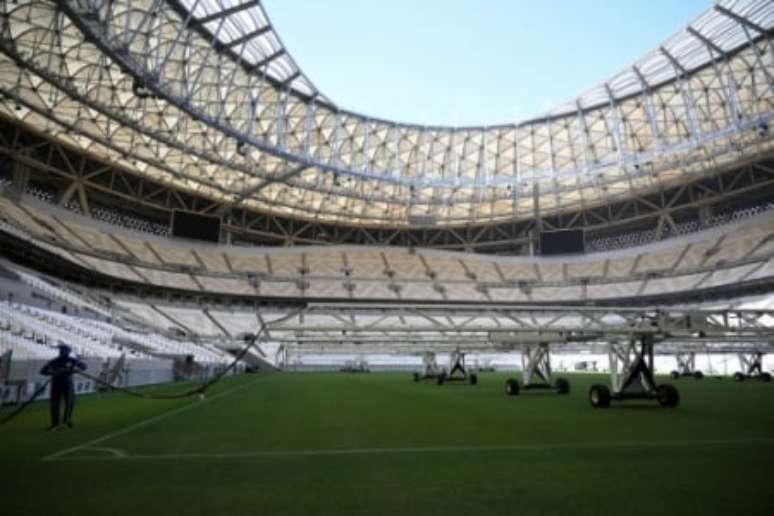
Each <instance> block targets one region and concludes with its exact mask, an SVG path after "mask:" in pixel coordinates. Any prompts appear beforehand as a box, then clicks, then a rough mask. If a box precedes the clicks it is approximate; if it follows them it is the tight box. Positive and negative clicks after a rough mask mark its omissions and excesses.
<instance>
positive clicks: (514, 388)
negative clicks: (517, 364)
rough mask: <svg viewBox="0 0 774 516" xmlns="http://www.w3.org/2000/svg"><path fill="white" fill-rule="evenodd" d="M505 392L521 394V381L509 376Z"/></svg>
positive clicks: (513, 394) (512, 394) (509, 394)
mask: <svg viewBox="0 0 774 516" xmlns="http://www.w3.org/2000/svg"><path fill="white" fill-rule="evenodd" d="M505 394H507V395H508V396H516V395H518V394H519V382H518V381H516V380H514V379H513V378H509V379H508V380H506V382H505Z"/></svg>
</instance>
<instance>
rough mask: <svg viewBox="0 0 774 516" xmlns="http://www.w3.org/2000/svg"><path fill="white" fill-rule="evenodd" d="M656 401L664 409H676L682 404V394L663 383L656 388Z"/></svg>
mask: <svg viewBox="0 0 774 516" xmlns="http://www.w3.org/2000/svg"><path fill="white" fill-rule="evenodd" d="M656 400H657V401H658V404H659V405H661V406H662V407H676V406H677V405H678V403H680V394H678V392H677V389H675V388H674V386H672V385H670V384H668V383H662V384H661V385H659V386H658V387H656Z"/></svg>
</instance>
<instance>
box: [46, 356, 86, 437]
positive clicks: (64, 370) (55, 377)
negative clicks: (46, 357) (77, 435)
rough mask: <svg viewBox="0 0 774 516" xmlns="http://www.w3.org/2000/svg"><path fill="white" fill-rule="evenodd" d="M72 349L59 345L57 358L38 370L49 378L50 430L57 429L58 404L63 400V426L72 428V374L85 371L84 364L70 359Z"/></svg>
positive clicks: (73, 394) (72, 358)
mask: <svg viewBox="0 0 774 516" xmlns="http://www.w3.org/2000/svg"><path fill="white" fill-rule="evenodd" d="M71 352H72V349H71V348H70V346H68V345H67V344H64V343H62V342H60V343H59V356H58V357H56V358H55V359H53V360H51V361H49V362H48V363H47V364H46V365H44V366H43V369H41V370H40V374H42V375H44V376H50V377H51V398H50V408H51V426H50V427H49V429H50V430H53V429H55V428H59V404H60V402H61V400H62V399H64V417H63V418H62V419H63V421H64V424H66V425H67V426H68V428H72V427H73V409H74V408H75V387H74V386H73V374H74V373H77V372H80V371H85V370H86V364H84V363H83V362H81V361H80V360H78V359H77V358H74V357H71V356H70V353H71Z"/></svg>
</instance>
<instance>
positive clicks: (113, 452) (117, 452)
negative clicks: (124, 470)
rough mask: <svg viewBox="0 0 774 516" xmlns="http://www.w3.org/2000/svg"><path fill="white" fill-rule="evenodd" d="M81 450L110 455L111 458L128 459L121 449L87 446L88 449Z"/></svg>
mask: <svg viewBox="0 0 774 516" xmlns="http://www.w3.org/2000/svg"><path fill="white" fill-rule="evenodd" d="M83 449H84V450H89V451H97V452H104V453H108V454H110V455H112V456H113V457H115V458H117V459H125V458H126V457H128V455H127V454H126V452H125V451H124V450H122V449H121V448H102V447H97V446H89V447H87V448H83Z"/></svg>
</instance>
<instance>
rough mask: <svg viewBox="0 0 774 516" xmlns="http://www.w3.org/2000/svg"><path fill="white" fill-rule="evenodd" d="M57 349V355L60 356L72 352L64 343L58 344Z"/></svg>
mask: <svg viewBox="0 0 774 516" xmlns="http://www.w3.org/2000/svg"><path fill="white" fill-rule="evenodd" d="M57 347H58V348H59V353H60V354H62V355H69V354H70V352H71V351H72V350H73V348H71V347H70V346H68V345H67V344H65V343H64V342H60V343H59V344H58V345H57Z"/></svg>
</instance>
